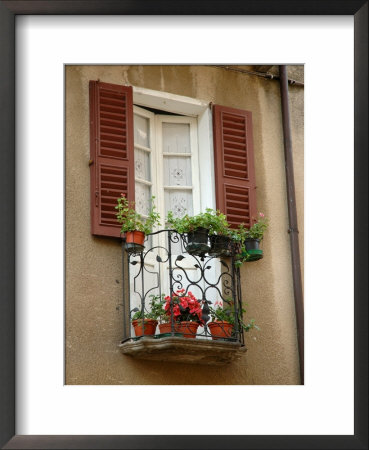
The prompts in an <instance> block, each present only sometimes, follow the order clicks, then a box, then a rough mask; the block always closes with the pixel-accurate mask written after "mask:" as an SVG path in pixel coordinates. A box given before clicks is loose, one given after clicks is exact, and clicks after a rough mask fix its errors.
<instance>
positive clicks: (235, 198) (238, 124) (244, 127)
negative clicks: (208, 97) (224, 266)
mask: <svg viewBox="0 0 369 450" xmlns="http://www.w3.org/2000/svg"><path fill="white" fill-rule="evenodd" d="M213 127H214V166H215V194H216V202H217V209H219V210H220V211H221V212H222V213H224V214H226V215H227V220H228V222H229V224H230V225H231V226H232V227H233V228H236V227H237V226H238V225H239V224H241V223H244V224H245V225H246V227H247V228H249V227H250V226H252V225H253V224H254V223H255V221H256V195H255V170H254V148H253V136H252V115H251V112H249V111H243V110H240V109H234V108H228V107H226V106H219V105H214V106H213Z"/></svg>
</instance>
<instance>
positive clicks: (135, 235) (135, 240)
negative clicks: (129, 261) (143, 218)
mask: <svg viewBox="0 0 369 450" xmlns="http://www.w3.org/2000/svg"><path fill="white" fill-rule="evenodd" d="M144 241H145V233H144V232H142V231H137V230H135V231H127V232H126V245H125V247H126V250H127V252H130V253H135V252H142V250H143V249H144V248H145V247H144Z"/></svg>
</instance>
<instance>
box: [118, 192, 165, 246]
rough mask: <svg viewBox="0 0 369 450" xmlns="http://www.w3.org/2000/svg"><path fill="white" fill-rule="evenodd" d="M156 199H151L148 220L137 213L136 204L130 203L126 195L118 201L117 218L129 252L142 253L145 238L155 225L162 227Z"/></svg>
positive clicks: (122, 195)
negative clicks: (155, 202)
mask: <svg viewBox="0 0 369 450" xmlns="http://www.w3.org/2000/svg"><path fill="white" fill-rule="evenodd" d="M154 199H155V197H152V198H151V208H150V210H149V213H148V215H147V217H146V218H144V217H143V216H142V215H141V214H139V213H138V212H136V210H135V203H134V202H129V201H128V199H127V198H126V196H125V195H124V194H121V196H120V197H119V198H118V199H117V203H118V204H117V206H116V207H115V209H116V210H117V213H116V216H117V221H118V223H119V224H121V226H122V227H121V230H120V232H121V234H122V233H125V236H126V244H125V248H126V250H127V251H128V252H142V251H143V249H144V241H145V236H146V235H147V234H150V233H151V232H152V230H153V227H154V226H155V225H160V215H159V213H158V212H157V211H156V207H155V204H154Z"/></svg>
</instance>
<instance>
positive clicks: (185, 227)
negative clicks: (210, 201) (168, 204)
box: [167, 208, 228, 255]
mask: <svg viewBox="0 0 369 450" xmlns="http://www.w3.org/2000/svg"><path fill="white" fill-rule="evenodd" d="M167 223H168V225H169V226H170V227H171V228H173V229H174V230H175V231H177V232H178V233H180V234H187V245H186V250H187V252H188V253H190V254H192V255H203V254H205V253H207V252H209V250H210V248H211V247H210V245H209V235H210V236H212V235H216V234H222V231H223V232H225V230H226V229H227V228H228V223H227V220H226V216H225V215H224V214H221V213H220V212H219V211H215V210H213V209H211V208H206V210H205V212H203V213H200V214H197V215H196V216H189V215H188V214H186V215H184V216H183V217H180V218H175V217H174V215H173V213H172V211H169V212H168V216H167Z"/></svg>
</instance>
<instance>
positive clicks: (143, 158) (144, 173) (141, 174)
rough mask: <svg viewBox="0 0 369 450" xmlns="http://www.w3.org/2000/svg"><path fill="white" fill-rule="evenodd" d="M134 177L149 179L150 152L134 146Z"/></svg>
mask: <svg viewBox="0 0 369 450" xmlns="http://www.w3.org/2000/svg"><path fill="white" fill-rule="evenodd" d="M135 177H136V178H141V180H146V181H151V173H150V153H149V152H145V151H144V150H140V149H138V148H135Z"/></svg>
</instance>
